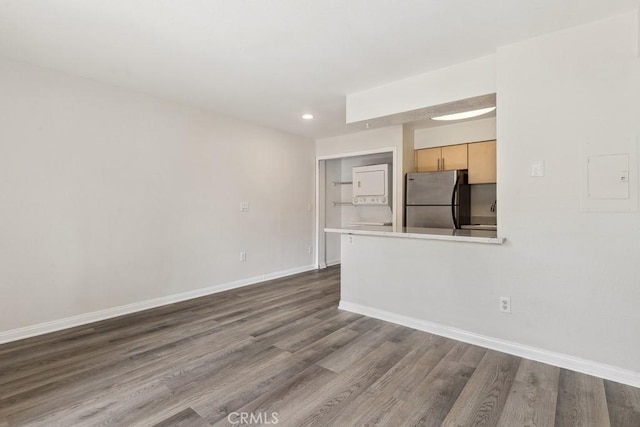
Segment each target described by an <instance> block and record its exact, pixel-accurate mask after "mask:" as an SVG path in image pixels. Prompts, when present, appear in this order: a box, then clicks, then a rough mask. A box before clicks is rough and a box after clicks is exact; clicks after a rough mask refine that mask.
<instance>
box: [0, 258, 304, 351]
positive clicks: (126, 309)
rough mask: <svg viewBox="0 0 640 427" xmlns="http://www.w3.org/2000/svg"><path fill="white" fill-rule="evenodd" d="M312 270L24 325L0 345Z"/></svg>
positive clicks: (8, 333)
mask: <svg viewBox="0 0 640 427" xmlns="http://www.w3.org/2000/svg"><path fill="white" fill-rule="evenodd" d="M315 268H316V267H315V265H305V266H303V267H297V268H292V269H289V270H282V271H277V272H274V273H267V274H263V275H260V276H255V277H249V278H247V279H240V280H236V281H233V282H227V283H222V284H219V285H214V286H209V287H206V288H200V289H196V290H193V291H187V292H182V293H179V294H174V295H167V296H164V297H160V298H154V299H150V300H145V301H140V302H134V303H132V304H127V305H121V306H118V307H112V308H107V309H105V310H100V311H94V312H92V313H85V314H80V315H77V316H72V317H67V318H64V319H59V320H53V321H51V322H45V323H39V324H37V325H32V326H26V327H24V328H18V329H12V330H9V331H5V332H0V344H4V343H7V342H11V341H17V340H21V339H24V338H30V337H34V336H37V335H42V334H48V333H50V332H56V331H60V330H63V329H68V328H73V327H76V326H81V325H86V324H88V323H93V322H97V321H100V320H105V319H111V318H113V317H118V316H123V315H125V314H131V313H135V312H138V311H142V310H148V309H150V308H155V307H160V306H163V305H168V304H173V303H176V302H180V301H186V300H189V299H193V298H198V297H202V296H205V295H211V294H215V293H218V292H223V291H227V290H230V289H235V288H241V287H243V286H248V285H253V284H256V283H260V282H264V281H266V280H273V279H277V278H280V277H285V276H291V275H293V274H298V273H303V272H305V271H310V270H315Z"/></svg>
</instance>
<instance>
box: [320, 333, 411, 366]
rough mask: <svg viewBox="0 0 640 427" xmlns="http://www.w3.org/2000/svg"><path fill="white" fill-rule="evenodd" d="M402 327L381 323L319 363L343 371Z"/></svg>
mask: <svg viewBox="0 0 640 427" xmlns="http://www.w3.org/2000/svg"><path fill="white" fill-rule="evenodd" d="M400 328H401V327H400V326H397V325H392V324H386V325H380V326H378V327H376V328H374V329H372V330H370V331H368V332H366V333H364V334H362V335H360V336H358V337H356V338H355V339H353V340H352V341H351V342H350V343H348V344H347V345H345V346H343V347H342V348H340V349H339V350H337V351H334V352H333V353H331V354H330V355H328V356H327V357H325V358H324V359H322V360H320V361H318V362H317V363H318V365H320V366H323V367H325V368H327V369H330V370H332V371H334V372H343V371H345V370H346V369H348V368H349V367H351V366H352V365H353V364H355V363H357V362H358V361H359V360H360V359H362V358H363V357H364V356H366V355H367V354H369V352H371V351H372V350H374V349H376V348H378V347H379V346H380V345H381V344H382V343H384V342H385V341H387V340H388V339H389V338H391V337H392V336H393V335H394V334H397V333H398V330H399V329H400Z"/></svg>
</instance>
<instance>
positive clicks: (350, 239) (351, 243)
mask: <svg viewBox="0 0 640 427" xmlns="http://www.w3.org/2000/svg"><path fill="white" fill-rule="evenodd" d="M349 244H350V245H353V236H349Z"/></svg>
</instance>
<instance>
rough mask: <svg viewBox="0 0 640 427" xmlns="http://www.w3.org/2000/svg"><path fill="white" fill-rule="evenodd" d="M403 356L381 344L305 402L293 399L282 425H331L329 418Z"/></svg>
mask: <svg viewBox="0 0 640 427" xmlns="http://www.w3.org/2000/svg"><path fill="white" fill-rule="evenodd" d="M406 353H407V349H406V348H403V347H401V346H398V345H397V344H394V343H389V342H384V343H382V344H381V345H380V347H378V348H376V349H375V350H373V351H372V352H370V353H369V354H368V355H367V356H365V357H364V358H362V359H361V363H359V364H358V366H357V367H354V369H351V370H349V371H348V372H345V373H344V374H342V375H340V376H338V377H337V378H336V379H335V380H333V381H330V382H329V383H328V384H327V385H326V386H324V387H322V388H321V389H319V390H317V393H315V394H314V396H312V397H311V398H309V399H304V400H300V401H298V400H296V404H295V405H293V406H287V407H286V408H285V409H283V410H282V412H281V417H282V420H283V421H284V422H286V425H295V426H301V427H302V426H310V425H335V424H334V421H333V418H335V417H336V416H338V415H339V413H340V412H341V411H342V410H343V409H344V408H345V407H346V406H347V405H348V404H349V403H350V402H351V401H352V400H354V399H355V398H356V397H358V396H359V395H360V394H361V393H362V392H364V391H365V390H366V389H367V388H368V387H369V386H370V385H371V384H373V383H374V382H375V381H376V380H377V379H378V378H380V377H381V376H382V375H384V374H385V373H386V372H387V371H388V370H389V369H391V368H392V367H393V366H394V365H395V364H396V363H397V362H398V361H399V360H400V359H401V358H402V357H404V356H405V355H406Z"/></svg>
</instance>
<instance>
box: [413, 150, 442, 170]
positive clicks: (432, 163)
mask: <svg viewBox="0 0 640 427" xmlns="http://www.w3.org/2000/svg"><path fill="white" fill-rule="evenodd" d="M441 154H442V150H441V149H440V147H437V148H424V149H422V150H416V172H437V171H439V170H440V158H441V157H442V155H441Z"/></svg>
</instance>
